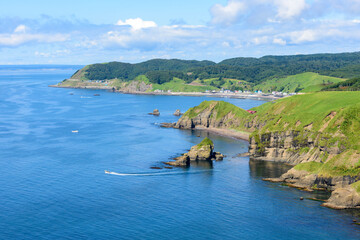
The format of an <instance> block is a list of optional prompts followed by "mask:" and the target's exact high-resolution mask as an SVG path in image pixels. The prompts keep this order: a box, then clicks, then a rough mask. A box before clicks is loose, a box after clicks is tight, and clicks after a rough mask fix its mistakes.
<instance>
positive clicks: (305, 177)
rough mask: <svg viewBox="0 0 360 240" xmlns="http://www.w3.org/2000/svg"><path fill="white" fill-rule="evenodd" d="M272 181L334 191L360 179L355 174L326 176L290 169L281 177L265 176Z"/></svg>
mask: <svg viewBox="0 0 360 240" xmlns="http://www.w3.org/2000/svg"><path fill="white" fill-rule="evenodd" d="M263 180H265V181H270V182H285V183H287V184H288V185H289V186H291V187H295V188H300V189H303V190H306V191H313V190H327V191H333V190H335V189H338V188H344V187H347V186H349V185H350V184H352V183H355V182H356V181H358V180H359V177H357V176H355V177H352V176H336V177H324V176H319V175H317V174H311V173H309V172H308V171H304V170H297V169H295V168H292V169H290V170H289V171H288V172H286V173H284V174H283V175H281V177H279V178H265V179H263Z"/></svg>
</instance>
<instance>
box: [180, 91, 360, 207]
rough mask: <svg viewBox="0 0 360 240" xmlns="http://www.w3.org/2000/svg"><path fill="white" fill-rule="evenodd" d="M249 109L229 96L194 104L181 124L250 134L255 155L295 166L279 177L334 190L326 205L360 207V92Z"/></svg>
mask: <svg viewBox="0 0 360 240" xmlns="http://www.w3.org/2000/svg"><path fill="white" fill-rule="evenodd" d="M251 110H252V111H256V113H253V114H251V113H249V112H247V111H245V110H243V109H240V108H238V107H236V106H234V105H232V104H230V103H226V102H223V101H220V102H217V101H204V102H203V103H201V104H200V105H199V106H196V107H193V108H191V109H189V110H188V111H187V112H186V113H185V114H184V115H183V116H182V117H181V118H180V119H179V121H178V122H177V123H176V125H175V127H177V128H198V127H200V128H211V127H213V128H225V129H232V130H238V131H246V132H249V133H250V137H249V140H250V144H249V154H250V157H252V158H256V159H263V160H271V161H282V162H288V163H290V164H293V165H295V166H294V167H293V168H292V169H290V170H289V171H288V172H287V173H285V174H283V175H282V176H281V177H280V178H277V179H268V180H270V181H275V182H286V183H288V184H289V185H290V186H294V187H298V188H301V189H307V190H312V189H327V190H334V191H333V192H332V195H331V197H330V198H329V200H328V201H327V202H326V203H325V204H324V206H327V207H332V208H337V209H340V208H341V209H342V208H360V134H359V133H360V94H359V92H345V91H342V92H339V91H334V92H317V93H309V94H303V95H296V96H292V97H287V98H283V99H279V100H277V101H275V102H268V103H265V104H263V105H261V106H259V107H256V108H253V109H251Z"/></svg>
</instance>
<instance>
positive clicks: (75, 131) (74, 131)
mask: <svg viewBox="0 0 360 240" xmlns="http://www.w3.org/2000/svg"><path fill="white" fill-rule="evenodd" d="M71 132H73V133H78V132H79V130H72V131H71Z"/></svg>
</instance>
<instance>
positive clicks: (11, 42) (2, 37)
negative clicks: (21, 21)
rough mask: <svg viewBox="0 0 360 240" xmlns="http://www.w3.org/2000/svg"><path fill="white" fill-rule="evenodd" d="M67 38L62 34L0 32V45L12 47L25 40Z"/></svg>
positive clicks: (64, 39)
mask: <svg viewBox="0 0 360 240" xmlns="http://www.w3.org/2000/svg"><path fill="white" fill-rule="evenodd" d="M68 38H69V36H68V35H63V34H28V33H14V34H0V46H7V47H14V46H18V45H21V44H24V43H27V42H39V43H52V42H63V41H66V40H67V39H68Z"/></svg>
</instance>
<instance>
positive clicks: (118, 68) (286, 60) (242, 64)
mask: <svg viewBox="0 0 360 240" xmlns="http://www.w3.org/2000/svg"><path fill="white" fill-rule="evenodd" d="M304 72H315V73H319V74H322V75H327V76H334V77H341V78H353V77H357V76H360V52H354V53H338V54H311V55H291V56H264V57H261V58H242V57H240V58H232V59H227V60H224V61H221V62H220V63H217V64H216V63H214V62H211V61H196V60H179V59H170V60H166V59H153V60H149V61H146V62H142V63H137V64H130V63H122V62H109V63H103V64H92V65H89V66H88V68H87V69H86V70H85V73H84V77H85V78H86V79H89V80H104V79H114V78H118V79H121V80H123V81H130V80H133V79H134V78H135V77H137V76H138V75H142V74H145V75H146V76H147V77H148V79H149V80H150V82H152V83H158V84H162V83H165V82H168V81H171V80H172V79H173V77H177V78H180V79H183V80H185V81H186V82H192V81H193V80H195V79H200V80H203V79H209V78H232V79H238V80H245V81H248V82H250V83H254V84H258V83H260V82H262V81H266V80H268V79H272V78H279V77H285V76H289V75H295V74H299V73H304Z"/></svg>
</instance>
